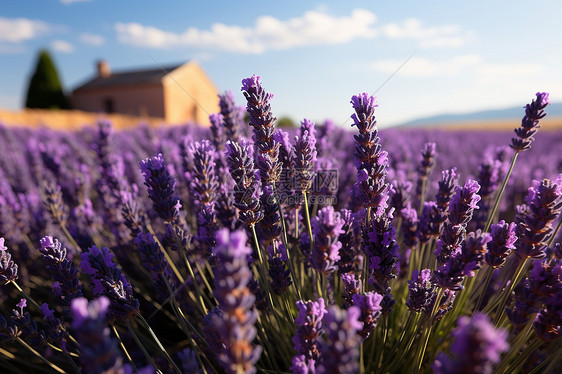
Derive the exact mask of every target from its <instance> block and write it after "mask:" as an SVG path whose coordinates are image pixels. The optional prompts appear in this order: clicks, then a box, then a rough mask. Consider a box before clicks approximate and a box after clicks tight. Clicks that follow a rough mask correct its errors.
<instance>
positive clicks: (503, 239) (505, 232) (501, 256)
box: [484, 220, 517, 269]
mask: <svg viewBox="0 0 562 374" xmlns="http://www.w3.org/2000/svg"><path fill="white" fill-rule="evenodd" d="M516 227H517V226H516V225H515V223H513V222H512V223H510V224H509V225H508V224H507V223H506V222H505V221H504V220H501V221H499V222H498V223H496V224H493V225H492V226H491V228H490V235H491V236H492V240H491V241H490V242H489V243H488V244H487V249H488V251H487V252H486V254H485V255H484V261H486V263H487V264H488V265H490V266H491V267H493V268H496V269H497V268H501V267H503V265H504V264H505V259H506V257H507V256H509V255H510V253H511V251H513V250H514V249H515V242H516V241H517V235H516V234H515V230H516Z"/></svg>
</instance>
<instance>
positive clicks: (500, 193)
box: [483, 152, 519, 232]
mask: <svg viewBox="0 0 562 374" xmlns="http://www.w3.org/2000/svg"><path fill="white" fill-rule="evenodd" d="M517 155H519V152H515V154H514V155H513V158H512V159H511V165H509V171H508V172H507V174H506V176H505V178H504V180H503V183H502V186H501V188H500V191H499V192H498V196H496V201H495V202H494V207H493V208H492V210H491V211H490V215H489V216H488V221H486V226H484V230H483V232H488V230H489V229H490V226H491V225H492V221H493V220H494V216H495V215H496V210H497V209H498V206H499V205H500V200H501V198H502V195H503V192H504V190H505V186H507V182H508V181H509V177H510V176H511V172H512V171H513V167H514V166H515V161H516V160H517Z"/></svg>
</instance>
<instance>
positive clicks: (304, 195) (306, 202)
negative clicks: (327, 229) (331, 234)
mask: <svg viewBox="0 0 562 374" xmlns="http://www.w3.org/2000/svg"><path fill="white" fill-rule="evenodd" d="M302 196H303V197H304V216H305V219H306V228H307V229H308V236H309V237H310V252H311V253H312V243H313V242H314V237H313V236H312V225H311V224H310V213H309V212H308V200H307V198H306V192H304V193H303V194H302ZM297 218H298V217H297Z"/></svg>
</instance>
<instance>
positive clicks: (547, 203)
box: [515, 174, 562, 259]
mask: <svg viewBox="0 0 562 374" xmlns="http://www.w3.org/2000/svg"><path fill="white" fill-rule="evenodd" d="M525 203H526V205H524V206H523V207H520V209H519V213H518V214H517V216H516V223H517V236H518V237H519V240H518V241H517V242H516V243H515V254H516V255H517V257H518V258H519V259H526V258H535V259H536V258H542V257H544V256H545V249H546V242H547V241H548V240H549V239H550V237H551V235H552V231H553V224H554V221H555V220H556V218H557V217H558V216H559V215H560V212H561V211H562V174H560V175H558V178H556V180H554V181H551V180H549V179H543V180H542V181H540V182H539V181H533V186H532V187H530V188H529V193H528V194H527V197H526V198H525Z"/></svg>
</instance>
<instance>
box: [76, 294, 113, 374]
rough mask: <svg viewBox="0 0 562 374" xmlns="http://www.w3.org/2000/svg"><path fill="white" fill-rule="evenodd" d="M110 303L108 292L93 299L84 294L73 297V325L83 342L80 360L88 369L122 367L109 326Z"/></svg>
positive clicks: (101, 371)
mask: <svg viewBox="0 0 562 374" xmlns="http://www.w3.org/2000/svg"><path fill="white" fill-rule="evenodd" d="M109 304H110V302H109V299H107V298H106V297H104V296H102V297H100V298H98V299H97V300H94V301H91V302H88V300H86V299H84V298H77V299H74V300H73V301H72V304H71V310H72V329H73V330H74V335H75V336H76V340H77V341H78V344H79V345H80V362H81V364H82V369H83V370H84V372H85V373H91V374H94V373H107V372H117V371H118V370H119V369H121V367H122V359H121V357H120V356H119V355H118V354H117V352H118V348H117V342H116V341H115V340H114V339H112V338H111V335H110V332H109V329H108V328H107V327H106V321H105V319H106V314H107V312H108V307H109Z"/></svg>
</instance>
